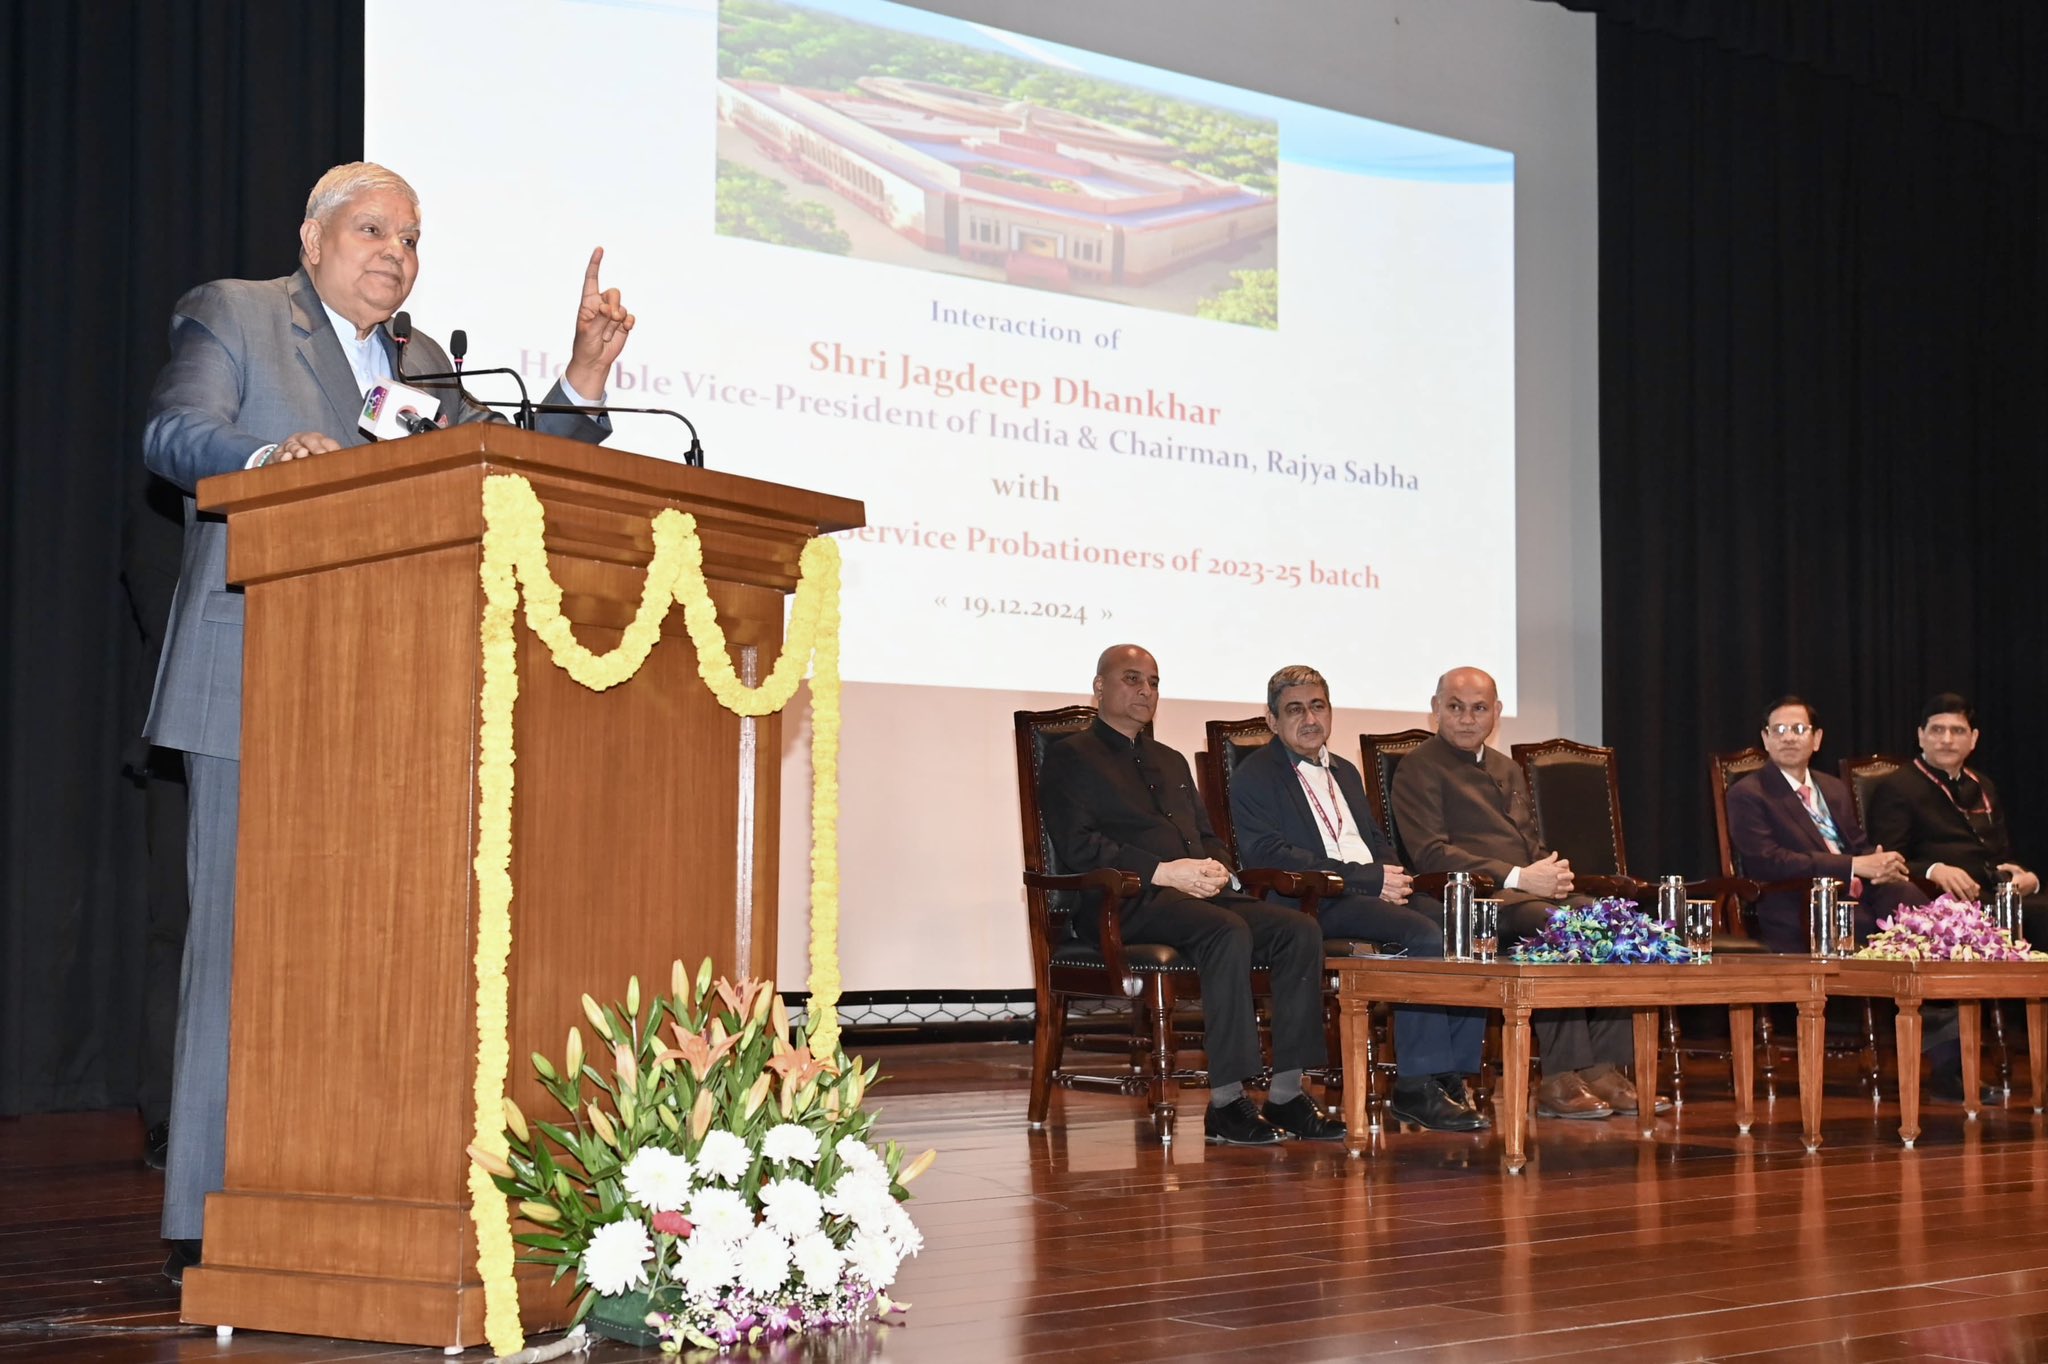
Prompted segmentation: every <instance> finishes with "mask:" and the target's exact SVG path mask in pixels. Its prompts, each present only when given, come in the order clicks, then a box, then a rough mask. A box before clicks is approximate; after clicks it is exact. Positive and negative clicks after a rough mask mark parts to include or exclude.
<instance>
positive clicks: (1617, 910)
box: [1515, 896, 1692, 966]
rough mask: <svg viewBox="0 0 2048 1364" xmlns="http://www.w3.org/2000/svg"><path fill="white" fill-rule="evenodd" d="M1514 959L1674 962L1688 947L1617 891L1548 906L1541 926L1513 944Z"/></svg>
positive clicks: (1546, 962) (1578, 962) (1580, 962)
mask: <svg viewBox="0 0 2048 1364" xmlns="http://www.w3.org/2000/svg"><path fill="white" fill-rule="evenodd" d="M1515 960H1516V961H1518V962H1529V963H1532V964H1540V965H1560V964H1571V965H1582V966H1591V965H1600V966H1605V965H1617V966H1620V965H1628V966H1639V965H1648V964H1656V963H1677V962H1688V961H1691V960H1692V953H1691V952H1690V951H1688V950H1687V948H1686V946H1685V944H1684V943H1683V942H1680V941H1679V939H1678V937H1677V935H1676V934H1674V933H1673V932H1672V931H1671V929H1670V928H1669V927H1668V926H1667V925H1665V924H1664V923H1663V922H1662V921H1660V920H1658V919H1654V918H1652V917H1651V916H1649V915H1647V914H1645V913H1643V912H1642V911H1641V910H1640V909H1638V908H1637V907H1636V902H1635V901H1634V900H1624V899H1621V898H1620V897H1619V896H1613V897H1609V898H1608V899H1604V900H1596V901H1595V902H1594V903H1592V904H1590V905H1586V906H1583V907H1580V906H1573V905H1566V906H1564V907H1562V908H1560V909H1553V910H1552V911H1550V919H1549V921H1548V922H1547V923H1545V924H1544V925H1543V929H1542V931H1541V932H1539V933H1536V934H1534V935H1533V936H1531V937H1527V938H1524V939H1523V940H1522V941H1521V942H1520V943H1518V944H1516V946H1515Z"/></svg>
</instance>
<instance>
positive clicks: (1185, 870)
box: [1039, 644, 1344, 1146]
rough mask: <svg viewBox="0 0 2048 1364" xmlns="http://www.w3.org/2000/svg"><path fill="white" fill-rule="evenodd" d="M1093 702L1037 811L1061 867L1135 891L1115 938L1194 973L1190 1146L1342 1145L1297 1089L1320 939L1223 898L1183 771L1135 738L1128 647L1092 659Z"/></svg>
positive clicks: (1054, 754) (1135, 672)
mask: <svg viewBox="0 0 2048 1364" xmlns="http://www.w3.org/2000/svg"><path fill="white" fill-rule="evenodd" d="M1094 693H1095V712H1096V714H1095V723H1094V724H1092V725H1090V726H1089V727H1088V728H1087V729H1085V730H1083V731H1081V732H1080V733H1078V734H1074V735H1070V736H1069V737H1067V738H1066V739H1064V740H1062V741H1061V742H1059V743H1057V744H1054V745H1053V746H1052V748H1051V749H1049V750H1048V751H1047V752H1046V755H1045V766H1044V768H1043V769H1042V771H1041V772H1040V774H1039V803H1040V808H1041V809H1042V811H1043V813H1044V816H1045V827H1046V830H1047V832H1048V833H1049V834H1050V835H1051V837H1052V843H1053V847H1054V849H1055V850H1056V851H1057V852H1058V854H1059V860H1060V864H1061V867H1062V869H1063V870H1065V871H1069V872H1084V871H1093V870H1095V869H1096V868H1098V867H1115V868H1117V869H1118V870H1120V871H1128V872H1132V873H1135V874H1136V875H1137V876H1138V877H1139V879H1141V880H1142V881H1143V882H1144V883H1145V885H1146V887H1147V889H1146V891H1145V893H1144V894H1143V895H1142V896H1141V897H1140V898H1139V899H1138V901H1137V902H1136V903H1135V904H1133V905H1131V906H1129V908H1128V909H1126V911H1125V913H1124V917H1123V921H1122V928H1123V939H1124V941H1125V942H1127V943H1159V944H1163V945H1165V946H1168V947H1172V948H1174V949H1176V950H1178V951H1179V952H1180V953H1182V954H1183V955H1184V956H1186V957H1188V958H1189V959H1190V960H1192V961H1193V962H1194V964H1195V970H1196V972H1197V973H1198V974H1199V975H1200V977H1201V982H1202V1027H1203V1045H1204V1046H1205V1048H1206V1049H1207V1051H1208V1053H1209V1081H1210V1088H1209V1111H1208V1113H1207V1115H1206V1116H1205V1118H1204V1120H1203V1133H1204V1135H1205V1136H1206V1137H1207V1138H1208V1139H1209V1140H1210V1141H1212V1142H1217V1143H1222V1144H1226V1145H1233V1146H1263V1145H1268V1144H1270V1143H1272V1142H1276V1141H1280V1140H1281V1139H1282V1138H1283V1136H1294V1137H1298V1138H1301V1139H1303V1140H1305V1141H1340V1140H1342V1139H1343V1137H1344V1124H1343V1123H1342V1122H1339V1121H1336V1120H1334V1119H1332V1118H1331V1117H1329V1116H1328V1115H1327V1114H1325V1113H1324V1112H1323V1111H1322V1110H1321V1109H1320V1108H1319V1107H1317V1105H1316V1102H1315V1100H1313V1099H1311V1098H1310V1097H1309V1096H1308V1095H1307V1094H1306V1093H1304V1092H1303V1091H1302V1087H1301V1072H1302V1071H1303V1070H1304V1069H1305V1068H1307V1067H1309V1066H1320V1065H1322V1064H1324V1062H1325V1061H1326V1060H1327V1059H1328V1057H1327V1050H1326V1048H1325V1046H1324V1043H1323V934H1322V930H1321V929H1320V928H1318V927H1317V926H1316V921H1315V920H1314V919H1312V918H1310V917H1309V916H1308V915H1306V914H1303V913H1302V912H1301V911H1300V910H1298V909H1290V908H1288V907H1287V906H1284V905H1269V904H1266V903H1264V902H1263V901H1260V900H1256V899H1253V898H1252V897H1251V896H1248V895H1243V894H1239V893H1237V891H1238V887H1237V878H1236V876H1235V875H1234V874H1233V873H1232V872H1231V870H1230V868H1229V866H1228V865H1227V860H1228V856H1229V854H1228V853H1227V852H1226V851H1225V850H1224V847H1223V844H1222V841H1221V840H1220V839H1218V838H1217V837H1216V831H1215V830H1214V829H1213V828H1211V827H1210V824H1209V816H1208V813H1207V811H1205V810H1204V809H1203V808H1202V802H1201V799H1200V798H1199V797H1198V796H1197V795H1196V794H1195V783H1194V778H1193V776H1192V774H1191V773H1190V772H1189V770H1188V760H1187V759H1186V758H1184V757H1182V756H1181V755H1180V754H1179V753H1177V752H1175V751H1174V750H1173V749H1171V748H1168V747H1167V746H1166V745H1165V744H1162V743H1160V742H1159V741H1158V740H1156V739H1154V738H1153V737H1152V736H1151V734H1150V733H1148V732H1147V727H1148V726H1149V725H1150V724H1151V721H1152V712H1153V709H1154V707H1155V706H1156V705H1157V704H1158V701H1159V665H1158V664H1157V663H1155V662H1153V660H1152V655H1151V654H1149V653H1147V652H1146V651H1145V650H1143V649H1141V648H1139V647H1138V646H1137V645H1135V644H1119V645H1116V646H1114V647H1112V648H1110V649H1107V650H1105V651H1104V652H1103V655H1102V657H1101V658H1100V659H1098V660H1097V661H1096V664H1095V687H1094ZM1100 913H1101V910H1100V908H1099V906H1096V907H1090V908H1089V909H1085V910H1083V911H1082V912H1081V913H1080V914H1077V915H1075V917H1074V923H1075V928H1076V931H1078V932H1079V933H1080V934H1081V935H1082V936H1083V937H1085V938H1087V939H1089V940H1091V941H1094V940H1097V939H1098V938H1099V935H1100V932H1101V929H1100V925H1099V920H1098V917H1097V916H1099V915H1100ZM1255 962H1256V963H1257V964H1259V965H1263V966H1265V967H1266V968H1267V969H1268V974H1269V976H1270V978H1271V980H1272V989H1273V1018H1272V1023H1273V1083H1272V1087H1271V1088H1270V1089H1269V1090H1268V1091H1267V1094H1266V1102H1265V1105H1264V1107H1263V1109H1261V1108H1260V1107H1257V1106H1255V1105H1254V1104H1253V1103H1252V1101H1251V1100H1250V1099H1249V1098H1247V1097H1245V1092H1244V1086H1245V1081H1247V1080H1249V1079H1251V1078H1252V1077H1254V1076H1256V1075H1257V1074H1258V1073H1259V1070H1260V1065H1259V1029H1258V1019H1257V1017H1256V1015H1255V1013H1254V1011H1253V1008H1252V990H1251V975H1252V967H1253V964H1254V963H1255Z"/></svg>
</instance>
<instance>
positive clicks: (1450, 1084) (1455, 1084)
mask: <svg viewBox="0 0 2048 1364" xmlns="http://www.w3.org/2000/svg"><path fill="white" fill-rule="evenodd" d="M1430 1078H1431V1079H1432V1080H1434V1081H1435V1082H1436V1087H1437V1088H1438V1089H1440V1090H1442V1091H1443V1095H1444V1097H1445V1098H1446V1099H1449V1100H1450V1101H1451V1103H1452V1104H1453V1105H1454V1106H1456V1107H1458V1108H1462V1109H1464V1110H1465V1111H1466V1112H1467V1113H1470V1114H1471V1115H1472V1117H1473V1118H1474V1119H1475V1120H1476V1121H1477V1123H1478V1126H1477V1127H1475V1128H1474V1129H1473V1130H1474V1131H1476V1132H1484V1131H1486V1130H1487V1129H1489V1128H1491V1127H1492V1126H1493V1119H1491V1118H1489V1117H1487V1116H1486V1115H1485V1114H1484V1113H1482V1112H1480V1111H1479V1105H1478V1104H1475V1103H1473V1102H1472V1092H1471V1091H1470V1090H1469V1089H1467V1088H1466V1087H1465V1077H1464V1076H1462V1075H1435V1076H1431V1077H1430Z"/></svg>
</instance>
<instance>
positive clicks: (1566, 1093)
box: [1536, 1070, 1614, 1118]
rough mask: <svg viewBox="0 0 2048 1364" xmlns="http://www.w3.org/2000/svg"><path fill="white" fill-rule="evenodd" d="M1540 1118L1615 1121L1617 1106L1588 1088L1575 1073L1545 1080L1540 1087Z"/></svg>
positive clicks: (1583, 1080)
mask: <svg viewBox="0 0 2048 1364" xmlns="http://www.w3.org/2000/svg"><path fill="white" fill-rule="evenodd" d="M1536 1116H1537V1117H1539V1118H1611V1117H1613V1116H1614V1107H1613V1105H1611V1104H1609V1103H1608V1102H1607V1101H1606V1100H1605V1099H1603V1098H1601V1097H1600V1096H1599V1095H1598V1094H1595V1093H1594V1092H1593V1091H1592V1090H1591V1089H1590V1088H1588V1087H1587V1085H1586V1080H1585V1077H1584V1076H1582V1075H1580V1074H1579V1073H1578V1072H1577V1071H1575V1070H1568V1071H1566V1072H1564V1074H1562V1075H1552V1076H1548V1077H1547V1078H1545V1080H1544V1081H1543V1083H1542V1084H1540V1085H1538V1086H1536Z"/></svg>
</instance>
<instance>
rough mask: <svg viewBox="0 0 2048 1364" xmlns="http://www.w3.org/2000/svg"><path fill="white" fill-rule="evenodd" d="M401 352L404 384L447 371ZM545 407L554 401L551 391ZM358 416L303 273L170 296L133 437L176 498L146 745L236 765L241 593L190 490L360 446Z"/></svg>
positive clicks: (435, 360) (456, 415) (584, 430)
mask: <svg viewBox="0 0 2048 1364" xmlns="http://www.w3.org/2000/svg"><path fill="white" fill-rule="evenodd" d="M386 341H387V344H389V339H388V334H387V338H386ZM407 349H408V350H409V352H410V353H409V354H408V355H407V356H406V358H405V367H406V369H407V370H409V371H411V372H412V373H414V374H435V373H442V372H445V371H446V370H448V369H449V368H450V365H449V362H448V355H447V352H445V351H444V350H442V349H441V347H440V345H439V344H438V343H437V342H436V341H435V340H434V339H433V338H432V337H429V336H423V335H421V334H420V333H418V332H414V333H413V339H412V343H411V345H410V346H409V347H408V348H407ZM419 387H422V388H428V389H432V390H435V391H438V392H440V393H441V394H442V398H441V407H440V415H441V416H443V417H445V418H446V419H447V421H448V423H449V424H450V425H453V424H456V423H458V422H469V421H496V420H502V419H501V418H499V417H497V416H496V414H494V413H492V412H490V411H489V410H487V409H485V408H480V407H477V406H476V405H475V404H473V403H469V402H466V401H464V400H463V399H462V397H461V396H460V394H459V393H458V392H457V390H456V388H455V386H454V385H452V384H449V385H432V384H423V385H419ZM547 401H548V402H551V403H560V402H566V401H568V397H567V395H566V394H565V393H564V392H563V391H562V387H561V385H560V384H556V385H555V388H554V390H553V391H552V392H550V393H549V394H548V397H547ZM362 406H363V395H362V391H361V390H360V389H359V388H358V387H357V385H356V379H355V374H354V372H353V371H352V370H350V369H349V364H348V357H347V356H346V355H344V354H343V353H342V349H341V342H340V341H339V340H338V339H337V338H336V337H335V335H334V328H333V327H332V326H331V325H330V324H329V322H328V319H327V310H326V309H325V308H323V307H321V306H320V296H319V295H318V294H317V293H316V292H314V289H313V281H312V280H311V279H310V278H308V276H307V275H306V272H305V271H304V270H301V271H299V272H298V273H297V274H292V275H287V276H284V277H283V278H281V279H267V280H250V279H223V280H215V281H214V282H213V283H211V284H202V285H200V286H199V287H198V288H196V289H194V290H192V291H191V292H190V293H188V294H186V295H185V296H184V297H183V298H181V299H179V300H178V307H177V311H176V312H175V313H173V314H172V317H171V359H170V363H169V364H167V365H165V366H164V368H163V372H162V373H161V374H159V375H158V376H157V381H156V388H155V391H154V392H152V393H151V395H150V400H149V423H148V426H147V427H146V428H145V430H144V433H143V441H142V458H143V463H145V464H146V465H148V466H149V469H150V471H151V472H152V473H155V474H158V475H160V476H161V477H163V478H165V479H167V480H169V481H170V482H171V483H173V484H176V485H177V486H178V487H179V488H180V489H182V490H183V491H184V493H185V549H184V559H183V562H182V564H181V565H180V568H179V573H178V590H177V593H176V595H175V596H174V597H173V599H172V601H171V618H170V623H169V625H168V627H167V628H166V630H165V635H164V645H163V654H162V656H161V657H160V658H159V660H158V662H157V673H156V689H155V691H154V693H153V694H152V695H151V697H150V704H149V719H148V721H147V722H146V723H145V725H144V727H143V733H144V734H145V735H146V736H147V737H148V738H149V739H150V741H151V742H153V743H157V744H161V745H163V746H164V747H166V748H176V749H183V750H184V751H186V752H188V753H203V754H206V755H208V756H210V757H215V758H239V757H240V756H241V748H242V594H241V592H240V591H239V590H230V589H229V587H228V583H227V534H228V528H227V523H226V522H225V521H223V520H222V519H220V518H219V517H216V516H202V515H200V514H199V513H198V511H197V509H196V508H195V506H194V505H193V501H192V494H193V491H194V490H195V489H196V488H197V487H198V484H199V480H200V479H202V478H206V477H209V476H211V475H213V474H224V473H230V472H232V471H234V470H236V469H240V468H241V467H242V466H243V465H244V464H246V463H247V462H248V459H249V456H251V455H253V454H255V453H256V451H257V450H259V449H261V448H262V447H263V446H265V445H269V444H271V443H272V442H274V441H281V440H283V439H284V438H285V437H286V436H289V435H293V434H295V433H297V432H300V431H319V432H322V433H324V434H325V435H327V436H330V437H332V438H333V439H334V440H336V441H339V442H340V443H341V444H343V445H361V444H364V443H365V442H366V441H368V439H369V437H367V436H365V435H363V434H362V433H361V432H359V431H357V430H356V418H357V417H358V416H359V415H360V414H361V412H362ZM540 429H541V430H543V431H546V432H548V433H549V434H550V435H557V436H567V437H570V438H571V439H575V440H583V441H590V442H592V443H595V442H597V441H601V440H603V439H604V438H605V436H606V435H608V434H610V431H611V424H610V422H609V421H607V420H604V419H598V420H592V419H591V418H588V417H582V416H575V415H564V414H557V415H553V416H543V417H542V418H541V419H540Z"/></svg>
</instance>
